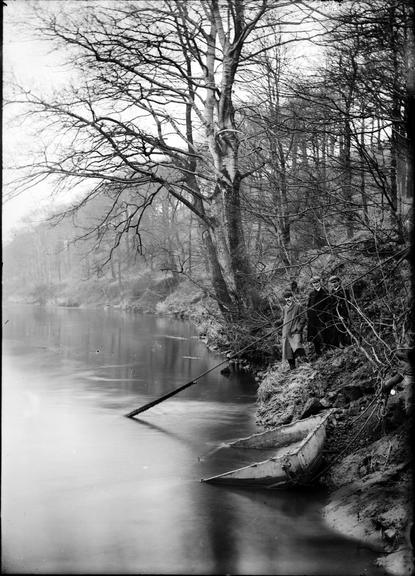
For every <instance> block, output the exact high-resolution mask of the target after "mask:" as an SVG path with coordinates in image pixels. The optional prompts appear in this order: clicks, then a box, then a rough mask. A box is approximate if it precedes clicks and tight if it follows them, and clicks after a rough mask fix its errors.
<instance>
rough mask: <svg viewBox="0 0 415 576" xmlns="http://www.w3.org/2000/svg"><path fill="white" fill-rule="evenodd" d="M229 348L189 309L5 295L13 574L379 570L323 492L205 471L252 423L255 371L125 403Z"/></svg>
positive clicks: (6, 461) (6, 549) (5, 499)
mask: <svg viewBox="0 0 415 576" xmlns="http://www.w3.org/2000/svg"><path fill="white" fill-rule="evenodd" d="M220 361H221V357H220V356H218V355H216V354H213V353H211V352H209V351H208V350H207V349H206V347H205V346H204V345H203V343H201V342H200V341H199V340H198V339H197V336H196V333H195V331H194V329H193V327H192V326H191V325H190V324H189V323H187V322H183V321H179V320H173V319H170V318H164V317H156V316H152V315H141V314H134V313H128V312H123V311H120V310H113V309H107V310H84V309H75V308H73V309H71V308H48V307H46V308H42V307H31V306H23V305H21V306H20V305H19V306H18V305H13V306H7V307H4V308H3V396H2V400H3V402H2V405H3V417H2V438H3V442H2V448H3V449H2V570H3V573H9V574H12V573H30V574H35V573H36V574H48V573H49V574H52V573H53V574H87V573H89V574H93V573H95V574H111V573H112V574H133V573H140V574H275V575H277V574H286V575H289V574H292V575H295V574H315V575H333V574H336V575H340V574H347V575H349V576H350V575H352V576H353V575H360V574H362V573H364V574H365V575H368V576H371V575H378V574H383V572H382V571H380V570H379V569H377V568H375V567H374V566H373V561H374V558H375V554H374V552H373V551H371V550H368V549H366V548H364V547H362V546H360V545H359V544H358V543H356V542H354V541H351V540H347V539H345V538H342V537H341V536H339V535H337V534H334V533H333V532H331V531H330V530H329V529H328V528H327V527H326V526H325V525H324V524H323V522H322V520H321V508H322V505H323V503H324V498H325V496H324V494H312V495H310V494H302V493H293V492H275V491H274V492H270V491H264V490H252V489H251V490H250V489H237V488H224V487H219V486H212V485H208V484H204V483H201V482H200V479H201V478H203V477H206V476H208V475H212V474H215V473H218V472H220V471H223V470H224V469H225V468H226V467H227V464H228V461H227V460H228V458H229V452H228V453H227V452H226V450H225V451H224V450H219V451H216V448H217V447H218V446H220V444H221V443H223V442H225V441H227V440H230V439H234V438H238V437H241V436H246V435H249V434H251V433H253V432H255V431H258V430H257V428H256V426H255V394H256V385H255V382H254V381H253V379H252V378H251V377H249V376H243V375H240V374H239V375H238V374H235V373H231V374H230V376H228V377H225V376H224V375H222V374H221V373H220V369H215V370H213V371H212V372H210V373H209V374H208V375H206V376H204V377H203V378H202V379H201V380H200V381H199V382H198V383H197V384H196V385H194V386H192V387H190V388H187V389H186V390H184V391H183V392H181V393H180V394H178V395H176V396H174V397H172V398H171V399H169V400H167V401H166V402H163V403H161V404H158V405H157V406H155V407H153V408H152V409H150V410H148V411H147V412H144V413H142V414H140V415H139V418H135V419H130V418H125V417H124V415H125V414H126V413H128V412H130V411H131V410H133V409H135V408H137V407H138V406H141V405H143V404H145V403H147V402H149V401H151V400H153V399H155V398H157V397H158V396H161V395H162V394H165V393H167V392H169V391H170V390H172V389H174V388H176V387H178V386H180V385H182V384H184V383H186V382H188V381H190V380H192V379H194V378H196V377H197V376H198V375H199V374H200V373H202V372H204V371H206V370H209V369H210V368H212V367H213V366H215V365H216V364H217V363H218V362H220Z"/></svg>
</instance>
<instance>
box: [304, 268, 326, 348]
mask: <svg viewBox="0 0 415 576" xmlns="http://www.w3.org/2000/svg"><path fill="white" fill-rule="evenodd" d="M311 286H312V290H311V292H310V294H309V297H308V303H307V339H308V340H309V341H310V342H312V343H313V345H314V350H315V353H316V355H317V356H320V354H321V352H322V348H323V345H324V344H326V343H327V340H328V327H329V325H330V313H329V309H328V308H329V293H328V292H327V290H326V289H325V288H323V286H322V284H321V278H320V276H313V277H312V278H311Z"/></svg>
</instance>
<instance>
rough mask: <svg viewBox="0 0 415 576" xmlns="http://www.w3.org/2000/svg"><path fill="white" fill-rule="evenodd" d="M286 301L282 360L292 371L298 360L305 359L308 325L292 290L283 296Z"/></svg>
mask: <svg viewBox="0 0 415 576" xmlns="http://www.w3.org/2000/svg"><path fill="white" fill-rule="evenodd" d="M283 297H284V300H285V306H284V319H283V325H282V337H281V344H282V359H283V360H287V361H288V364H289V367H290V370H294V368H295V367H296V359H298V358H300V357H301V358H304V359H305V350H304V342H303V329H304V326H305V323H306V318H305V314H304V310H303V307H302V306H301V304H300V303H299V302H297V301H296V300H295V298H294V294H293V293H292V291H291V290H286V291H285V292H284V294H283Z"/></svg>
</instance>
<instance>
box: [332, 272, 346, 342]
mask: <svg viewBox="0 0 415 576" xmlns="http://www.w3.org/2000/svg"><path fill="white" fill-rule="evenodd" d="M329 285H330V297H329V307H330V316H331V322H330V324H331V326H330V329H329V343H330V344H331V345H332V346H336V347H337V348H343V347H344V346H350V344H351V340H350V335H349V333H348V331H347V327H348V326H349V323H350V294H349V291H348V290H347V289H346V288H343V286H342V285H341V281H340V278H339V277H338V276H331V278H329Z"/></svg>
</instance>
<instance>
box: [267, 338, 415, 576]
mask: <svg viewBox="0 0 415 576" xmlns="http://www.w3.org/2000/svg"><path fill="white" fill-rule="evenodd" d="M258 379H259V381H260V383H259V389H258V406H257V423H258V424H259V425H260V426H263V427H265V428H269V427H273V426H276V425H279V424H284V423H288V422H290V421H292V420H295V419H297V418H301V417H304V416H307V415H309V414H312V413H316V412H319V411H320V410H322V409H327V408H334V409H335V412H334V417H333V419H332V422H331V424H330V426H329V427H328V431H327V443H326V451H325V465H324V467H323V472H322V475H321V477H320V480H319V481H320V482H321V483H322V484H324V485H325V486H327V487H328V488H329V492H330V498H329V501H328V503H327V504H326V506H325V509H324V518H325V520H326V522H327V523H328V525H329V526H330V527H331V528H332V529H333V530H335V531H337V532H339V533H341V534H343V535H345V536H347V537H350V538H354V539H357V540H358V541H360V542H362V543H363V544H365V545H367V546H370V547H372V548H374V549H375V550H376V551H377V552H378V554H379V557H378V561H377V562H378V565H379V566H382V567H383V568H384V569H385V570H386V572H387V573H388V574H391V575H393V576H404V575H409V574H412V573H413V569H414V565H413V543H412V542H411V527H412V525H413V516H412V506H413V495H412V453H411V449H410V442H411V418H409V414H408V412H409V405H408V391H409V388H410V386H411V382H410V381H409V379H408V378H406V379H404V380H403V381H402V383H401V384H400V386H399V387H395V388H393V389H392V390H389V391H388V392H387V394H382V393H380V394H378V393H377V389H376V386H375V385H374V384H373V378H372V379H371V378H370V368H369V367H368V366H367V363H366V364H365V362H364V359H363V358H361V357H360V355H359V351H358V350H356V349H355V348H354V347H352V346H351V347H349V348H347V349H344V350H335V351H330V352H327V353H326V354H325V355H323V356H322V357H321V358H320V359H319V360H317V361H314V362H310V363H304V364H302V365H300V366H299V367H298V368H297V369H295V370H293V371H290V370H288V367H285V366H284V365H283V364H282V363H277V364H275V366H273V367H270V368H269V369H268V370H267V371H265V372H263V373H261V374H260V375H258ZM391 391H393V394H391Z"/></svg>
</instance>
